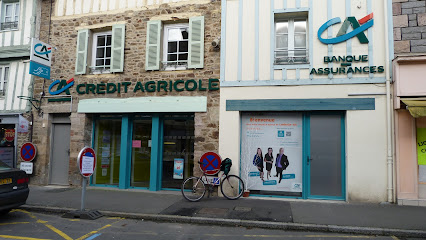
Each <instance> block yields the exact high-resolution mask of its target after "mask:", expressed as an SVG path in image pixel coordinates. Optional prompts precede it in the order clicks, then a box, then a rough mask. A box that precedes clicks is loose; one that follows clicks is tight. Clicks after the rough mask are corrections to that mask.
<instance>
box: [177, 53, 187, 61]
mask: <svg viewBox="0 0 426 240" xmlns="http://www.w3.org/2000/svg"><path fill="white" fill-rule="evenodd" d="M179 60H188V53H185V54H179Z"/></svg>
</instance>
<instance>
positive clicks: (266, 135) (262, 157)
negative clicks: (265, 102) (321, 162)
mask: <svg viewBox="0 0 426 240" xmlns="http://www.w3.org/2000/svg"><path fill="white" fill-rule="evenodd" d="M241 138H242V139H241V178H242V179H243V180H244V182H245V183H246V185H247V186H246V187H247V189H249V190H261V191H277V192H297V193H300V192H302V156H303V155H302V154H303V152H302V114H300V113H264V114H262V113H247V114H243V115H242V134H241Z"/></svg>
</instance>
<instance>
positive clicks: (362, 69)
mask: <svg viewBox="0 0 426 240" xmlns="http://www.w3.org/2000/svg"><path fill="white" fill-rule="evenodd" d="M340 22H341V19H340V18H339V17H337V18H333V19H330V20H328V21H327V22H326V23H324V24H323V25H322V26H321V27H320V28H319V29H318V39H319V40H320V42H322V43H324V44H338V43H341V42H345V41H347V40H349V39H351V38H353V37H357V38H358V40H359V42H360V43H361V44H368V42H369V41H368V38H367V37H366V36H365V33H364V31H366V30H367V29H369V28H370V27H372V26H373V25H374V19H373V13H371V14H369V15H367V16H365V17H363V18H361V19H360V20H357V19H356V18H355V17H347V18H346V20H345V21H344V22H343V24H342V25H341V27H340V29H339V32H338V33H337V36H336V37H333V38H322V37H321V35H322V34H323V33H324V32H325V30H327V29H328V28H329V27H330V26H332V25H334V24H338V23H340ZM350 27H352V31H350V32H348V29H349V28H350ZM323 61H324V63H327V64H328V63H335V64H340V67H325V68H312V69H311V72H310V74H313V75H328V74H349V73H353V74H357V73H383V72H384V71H385V68H384V67H383V66H369V65H368V55H358V54H357V55H350V56H324V58H323ZM355 63H365V64H366V65H361V66H359V65H358V66H353V65H352V64H355Z"/></svg>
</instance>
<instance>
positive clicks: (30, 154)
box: [20, 142, 37, 174]
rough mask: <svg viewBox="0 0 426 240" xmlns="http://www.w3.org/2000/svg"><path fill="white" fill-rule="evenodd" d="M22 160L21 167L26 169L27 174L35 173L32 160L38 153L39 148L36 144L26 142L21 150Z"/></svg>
mask: <svg viewBox="0 0 426 240" xmlns="http://www.w3.org/2000/svg"><path fill="white" fill-rule="evenodd" d="M20 153H21V154H20V155H21V159H22V160H24V162H21V165H20V169H21V170H23V171H25V172H26V173H27V174H33V163H32V162H31V161H32V160H34V158H35V157H36V155H37V148H36V146H35V145H34V144H32V143H30V142H27V143H24V144H23V145H22V147H21V151H20Z"/></svg>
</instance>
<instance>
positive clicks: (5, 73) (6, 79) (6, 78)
mask: <svg viewBox="0 0 426 240" xmlns="http://www.w3.org/2000/svg"><path fill="white" fill-rule="evenodd" d="M8 80H9V67H5V68H4V81H5V82H7V81H8Z"/></svg>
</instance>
